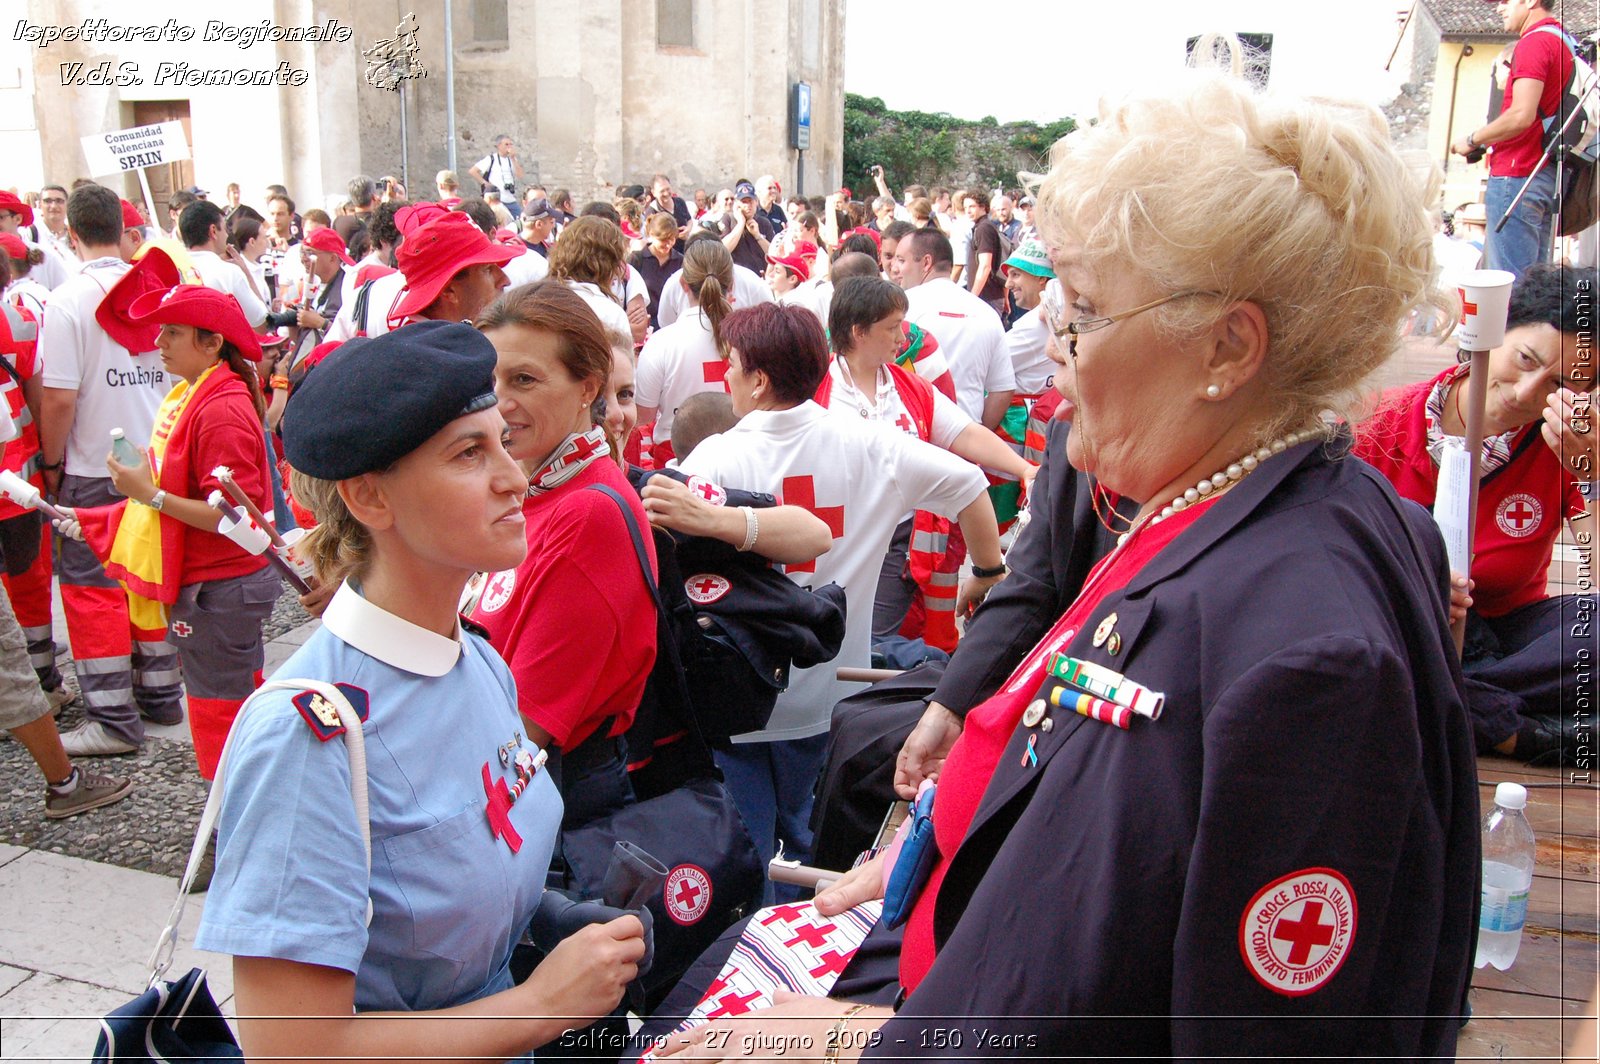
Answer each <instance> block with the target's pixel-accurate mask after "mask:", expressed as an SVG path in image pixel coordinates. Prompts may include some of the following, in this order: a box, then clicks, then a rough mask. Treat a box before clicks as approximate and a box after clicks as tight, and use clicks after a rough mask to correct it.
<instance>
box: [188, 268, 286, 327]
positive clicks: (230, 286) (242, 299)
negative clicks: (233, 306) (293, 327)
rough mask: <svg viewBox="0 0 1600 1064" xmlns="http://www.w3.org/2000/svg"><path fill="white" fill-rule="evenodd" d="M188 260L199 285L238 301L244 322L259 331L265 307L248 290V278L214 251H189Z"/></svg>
mask: <svg viewBox="0 0 1600 1064" xmlns="http://www.w3.org/2000/svg"><path fill="white" fill-rule="evenodd" d="M189 260H190V261H191V262H193V263H194V269H195V272H196V273H198V274H199V275H200V283H201V284H203V285H205V286H206V287H207V288H214V289H216V290H217V291H218V292H226V293H227V294H228V295H230V296H232V297H233V298H235V299H237V300H238V301H239V306H240V307H241V308H243V310H244V320H245V321H248V322H249V323H250V327H251V328H253V329H259V328H260V327H261V323H262V322H264V321H265V320H266V318H267V305H266V304H265V303H263V302H262V301H261V297H260V296H257V295H256V294H255V292H253V291H252V290H251V288H250V278H248V277H246V276H245V275H244V271H243V270H241V269H240V268H239V267H237V266H235V265H234V264H233V263H231V262H224V261H222V259H221V257H219V256H218V255H217V253H216V252H214V251H201V250H197V249H195V248H190V249H189Z"/></svg>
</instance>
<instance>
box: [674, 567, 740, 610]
mask: <svg viewBox="0 0 1600 1064" xmlns="http://www.w3.org/2000/svg"><path fill="white" fill-rule="evenodd" d="M732 586H733V585H732V584H730V583H728V581H727V580H726V579H725V578H724V577H720V576H718V575H717V574H716V573H696V574H695V575H694V576H691V577H690V578H689V579H687V580H685V581H684V582H683V590H684V591H685V592H686V593H687V594H688V596H689V601H690V602H693V603H697V604H698V605H701V606H707V605H710V604H711V603H713V602H716V601H718V600H720V599H721V598H722V596H724V595H726V594H727V593H728V589H729V588H731V587H732Z"/></svg>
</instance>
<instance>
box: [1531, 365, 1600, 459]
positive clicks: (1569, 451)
mask: <svg viewBox="0 0 1600 1064" xmlns="http://www.w3.org/2000/svg"><path fill="white" fill-rule="evenodd" d="M1580 400H1581V401H1580ZM1540 431H1541V432H1542V433H1543V434H1544V442H1545V445H1546V446H1547V447H1549V448H1550V449H1551V450H1552V451H1554V452H1555V454H1556V457H1557V458H1559V459H1561V464H1562V466H1564V467H1565V468H1566V469H1567V471H1568V472H1570V473H1571V474H1572V475H1573V476H1575V477H1577V478H1578V479H1579V480H1595V479H1600V477H1597V476H1596V472H1595V453H1594V448H1595V431H1594V405H1593V401H1592V399H1584V398H1583V397H1581V396H1579V395H1578V393H1577V392H1575V391H1573V390H1572V389H1570V388H1557V389H1556V390H1555V391H1553V392H1551V393H1550V398H1549V399H1546V400H1545V405H1544V424H1543V425H1541V426H1540Z"/></svg>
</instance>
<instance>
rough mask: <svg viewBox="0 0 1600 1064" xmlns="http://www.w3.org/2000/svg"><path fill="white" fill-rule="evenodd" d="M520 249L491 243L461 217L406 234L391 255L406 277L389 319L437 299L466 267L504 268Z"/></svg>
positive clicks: (452, 216)
mask: <svg viewBox="0 0 1600 1064" xmlns="http://www.w3.org/2000/svg"><path fill="white" fill-rule="evenodd" d="M524 250H526V249H524V248H521V247H508V246H506V245H505V244H496V243H494V242H493V241H491V240H490V239H489V238H488V237H486V236H484V235H483V230H482V229H479V228H478V227H477V226H475V225H473V224H472V219H471V218H468V217H467V216H466V215H465V214H461V213H451V214H447V215H445V216H444V217H443V218H438V219H435V220H434V221H431V222H429V223H427V224H426V225H424V226H422V228H420V229H415V230H413V231H412V232H410V233H408V234H406V239H405V242H404V243H403V244H401V245H400V250H399V251H397V252H395V264H396V265H398V266H399V267H400V272H401V273H403V274H405V276H406V287H405V292H404V294H403V295H401V297H400V301H399V302H398V303H396V304H395V306H394V309H393V310H391V311H390V312H389V317H390V318H391V319H392V320H399V319H401V318H406V317H409V316H410V315H412V314H415V313H416V312H417V311H419V310H422V309H424V308H426V307H427V306H429V305H430V304H431V303H432V302H433V301H434V300H435V299H438V298H439V293H440V292H441V291H443V290H444V286H445V285H447V284H449V283H450V279H451V278H452V277H454V276H455V275H456V274H458V273H460V272H461V271H462V270H464V269H466V268H467V267H468V266H476V265H478V264H479V263H485V262H492V263H494V264H495V265H496V266H504V265H505V264H506V263H508V262H510V261H511V260H512V259H514V258H516V257H517V256H518V255H520V254H522V253H523V251H524Z"/></svg>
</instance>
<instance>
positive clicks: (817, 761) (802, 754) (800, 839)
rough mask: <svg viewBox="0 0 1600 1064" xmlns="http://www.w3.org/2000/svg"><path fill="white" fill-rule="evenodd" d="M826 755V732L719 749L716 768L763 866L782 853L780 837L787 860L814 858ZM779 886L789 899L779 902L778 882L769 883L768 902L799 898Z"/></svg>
mask: <svg viewBox="0 0 1600 1064" xmlns="http://www.w3.org/2000/svg"><path fill="white" fill-rule="evenodd" d="M827 753H828V734H827V733H826V732H824V733H822V734H821V735H813V736H811V737H810V738H808V739H783V740H780V741H778V742H775V743H735V744H734V745H733V746H732V747H730V748H728V749H727V750H718V751H717V754H716V757H717V767H718V768H720V769H721V770H722V775H723V777H724V779H725V781H726V783H727V787H728V793H729V794H731V795H733V801H734V804H735V805H736V806H738V807H739V815H740V816H741V817H743V818H744V824H745V827H747V828H749V829H750V838H751V840H752V841H753V842H755V844H756V852H758V853H759V854H760V855H761V867H762V868H766V866H767V862H769V861H771V860H772V858H773V857H774V855H775V854H776V853H777V848H778V840H779V839H782V840H783V856H784V858H785V859H789V860H798V861H800V862H802V863H806V862H809V861H810V860H811V838H812V835H811V807H812V805H813V802H814V794H815V791H816V786H817V777H818V776H819V775H821V773H822V762H823V759H824V758H825V757H826V756H827ZM780 886H781V889H782V891H783V893H784V894H785V897H783V898H775V897H774V895H773V893H772V888H773V884H772V883H771V882H769V883H768V884H767V901H766V904H769V905H770V904H771V903H772V902H773V901H774V900H793V898H794V897H795V896H796V895H795V894H794V893H793V892H792V891H791V889H790V888H789V887H787V886H786V885H780Z"/></svg>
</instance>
